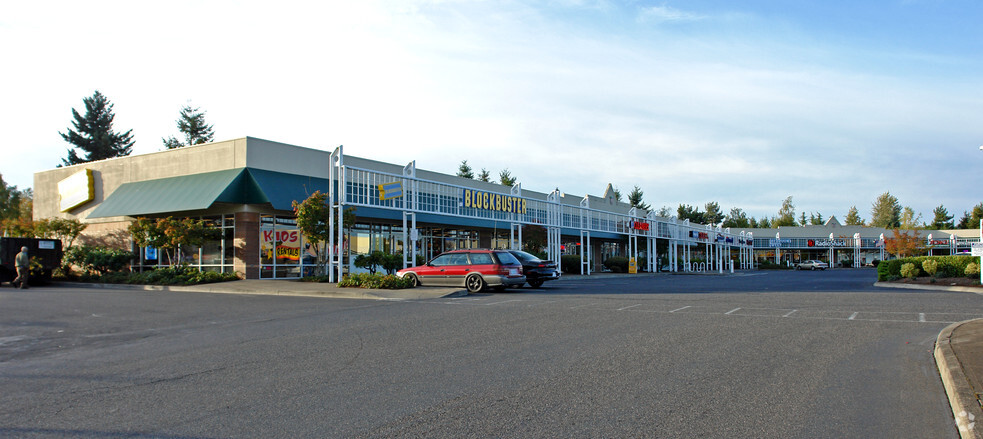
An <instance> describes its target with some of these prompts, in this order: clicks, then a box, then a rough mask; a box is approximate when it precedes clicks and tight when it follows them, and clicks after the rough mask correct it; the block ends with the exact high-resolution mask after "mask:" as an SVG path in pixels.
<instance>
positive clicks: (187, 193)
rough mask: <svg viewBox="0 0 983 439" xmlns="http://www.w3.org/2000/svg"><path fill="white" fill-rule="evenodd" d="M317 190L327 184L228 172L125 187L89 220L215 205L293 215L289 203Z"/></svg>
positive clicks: (260, 173)
mask: <svg viewBox="0 0 983 439" xmlns="http://www.w3.org/2000/svg"><path fill="white" fill-rule="evenodd" d="M318 190H320V191H321V192H326V191H327V190H328V180H327V179H324V178H317V177H308V176H303V175H296V174H287V173H283V172H274V171H266V170H262V169H252V168H239V169H229V170H226V171H216V172H206V173H203V174H193V175H185V176H181V177H170V178H161V179H157V180H147V181H137V182H133V183H124V184H122V185H120V187H118V188H116V190H115V191H113V193H111V194H109V195H108V196H107V197H106V198H105V201H103V202H102V203H100V204H99V206H97V207H96V208H95V209H94V210H93V211H92V213H90V214H89V218H105V217H111V216H144V215H154V214H170V213H176V212H185V211H194V210H204V209H207V208H209V207H211V206H212V205H213V204H215V203H232V204H265V203H270V204H272V205H273V208H274V209H277V210H293V201H295V200H296V201H303V200H304V199H306V198H307V197H308V196H310V194H312V193H314V191H318Z"/></svg>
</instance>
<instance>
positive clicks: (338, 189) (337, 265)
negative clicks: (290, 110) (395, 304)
mask: <svg viewBox="0 0 983 439" xmlns="http://www.w3.org/2000/svg"><path fill="white" fill-rule="evenodd" d="M328 162H329V163H328V209H329V210H330V214H329V215H328V228H329V229H332V230H336V231H337V233H332V234H331V235H330V236H329V238H328V282H331V283H334V282H340V281H341V263H342V253H343V247H344V234H343V230H342V229H344V224H345V221H344V210H345V207H344V206H345V203H344V201H345V162H344V154H343V152H342V146H341V145H339V146H338V147H337V148H335V150H334V152H332V153H331V157H330V158H329V159H328ZM336 237H337V239H335V238H336Z"/></svg>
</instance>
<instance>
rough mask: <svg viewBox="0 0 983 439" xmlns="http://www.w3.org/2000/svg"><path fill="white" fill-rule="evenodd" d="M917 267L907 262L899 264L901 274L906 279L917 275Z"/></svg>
mask: <svg viewBox="0 0 983 439" xmlns="http://www.w3.org/2000/svg"><path fill="white" fill-rule="evenodd" d="M918 271H919V270H918V269H917V268H915V264H913V263H911V262H908V263H905V264H903V265H902V266H901V275H902V276H904V277H907V278H908V279H914V278H916V277H918Z"/></svg>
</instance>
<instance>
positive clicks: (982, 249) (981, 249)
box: [972, 219, 983, 284]
mask: <svg viewBox="0 0 983 439" xmlns="http://www.w3.org/2000/svg"><path fill="white" fill-rule="evenodd" d="M972 245H973V256H979V257H980V267H983V219H981V220H980V242H974V243H973V244H972ZM980 284H983V268H981V269H980Z"/></svg>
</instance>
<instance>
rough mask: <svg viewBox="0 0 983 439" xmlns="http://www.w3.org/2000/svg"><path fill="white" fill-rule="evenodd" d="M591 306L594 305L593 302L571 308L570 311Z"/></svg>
mask: <svg viewBox="0 0 983 439" xmlns="http://www.w3.org/2000/svg"><path fill="white" fill-rule="evenodd" d="M593 304H594V302H591V303H588V304H586V305H577V306H571V307H570V309H578V308H586V307H588V306H591V305H593Z"/></svg>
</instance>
